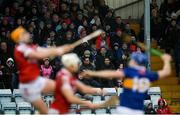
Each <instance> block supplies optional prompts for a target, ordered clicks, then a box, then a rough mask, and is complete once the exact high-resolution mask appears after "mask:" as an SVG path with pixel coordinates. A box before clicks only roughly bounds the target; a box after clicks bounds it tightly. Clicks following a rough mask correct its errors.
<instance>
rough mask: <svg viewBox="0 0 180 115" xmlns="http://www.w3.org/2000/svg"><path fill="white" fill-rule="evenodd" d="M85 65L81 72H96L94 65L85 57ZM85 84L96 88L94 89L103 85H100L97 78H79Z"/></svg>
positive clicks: (83, 64)
mask: <svg viewBox="0 0 180 115" xmlns="http://www.w3.org/2000/svg"><path fill="white" fill-rule="evenodd" d="M82 61H83V63H82V66H81V68H80V70H81V71H85V70H95V67H94V65H93V64H92V63H91V62H90V59H89V58H88V57H84V58H83V60H82ZM79 79H80V80H81V81H82V82H83V83H85V84H87V85H90V86H94V87H101V84H100V83H98V82H97V81H96V80H95V78H88V79H87V78H81V77H80V78H79Z"/></svg>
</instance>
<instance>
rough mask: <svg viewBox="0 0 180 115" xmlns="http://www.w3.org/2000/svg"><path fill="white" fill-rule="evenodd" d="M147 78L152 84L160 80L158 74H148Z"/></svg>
mask: <svg viewBox="0 0 180 115" xmlns="http://www.w3.org/2000/svg"><path fill="white" fill-rule="evenodd" d="M147 77H148V79H149V80H150V81H151V82H154V81H157V80H158V79H159V75H158V73H157V72H147Z"/></svg>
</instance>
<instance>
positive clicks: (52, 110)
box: [48, 108, 59, 115]
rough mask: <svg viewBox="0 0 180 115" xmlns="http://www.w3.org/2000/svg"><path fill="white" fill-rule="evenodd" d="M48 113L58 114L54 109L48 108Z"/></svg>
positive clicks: (50, 114) (51, 114)
mask: <svg viewBox="0 0 180 115" xmlns="http://www.w3.org/2000/svg"><path fill="white" fill-rule="evenodd" d="M48 115H59V112H58V111H57V110H56V109H52V108H50V109H49V110H48Z"/></svg>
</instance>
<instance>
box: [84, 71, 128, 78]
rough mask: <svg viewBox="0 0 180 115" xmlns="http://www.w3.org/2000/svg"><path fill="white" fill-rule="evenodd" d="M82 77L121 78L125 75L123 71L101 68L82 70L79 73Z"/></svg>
mask: <svg viewBox="0 0 180 115" xmlns="http://www.w3.org/2000/svg"><path fill="white" fill-rule="evenodd" d="M81 75H82V76H83V77H90V76H93V77H100V78H105V79H112V78H117V79H122V78H123V77H124V76H125V75H124V72H123V71H117V70H103V71H84V72H83V73H82V74H81Z"/></svg>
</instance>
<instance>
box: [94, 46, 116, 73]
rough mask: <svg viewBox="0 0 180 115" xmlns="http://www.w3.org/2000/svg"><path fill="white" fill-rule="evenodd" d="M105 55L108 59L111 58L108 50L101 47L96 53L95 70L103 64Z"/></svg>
mask: <svg viewBox="0 0 180 115" xmlns="http://www.w3.org/2000/svg"><path fill="white" fill-rule="evenodd" d="M105 57H109V58H110V59H113V56H112V54H111V52H110V51H108V50H107V49H106V48H105V47H101V48H100V51H99V52H98V53H97V56H96V61H95V65H96V70H101V69H102V68H103V65H104V59H105Z"/></svg>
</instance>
